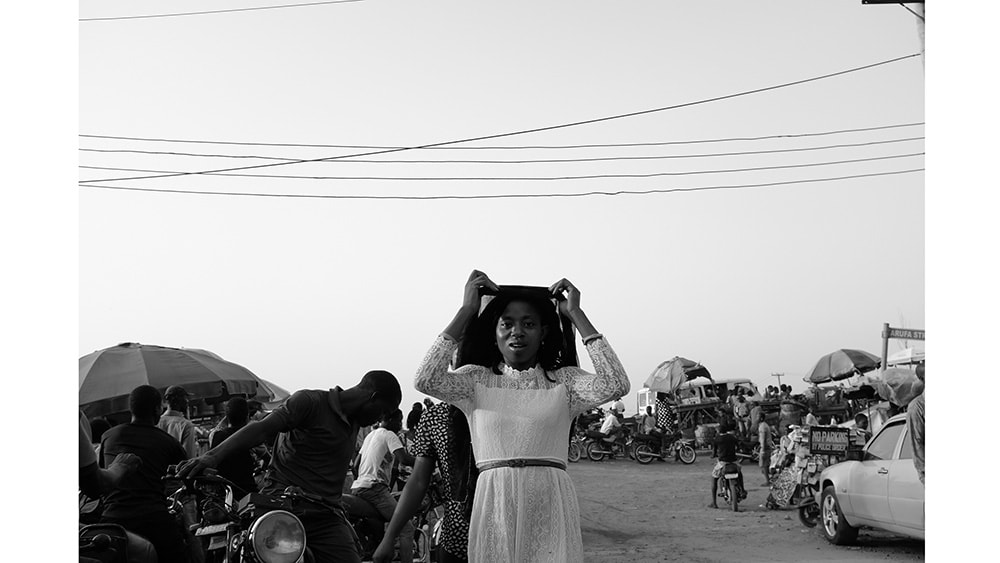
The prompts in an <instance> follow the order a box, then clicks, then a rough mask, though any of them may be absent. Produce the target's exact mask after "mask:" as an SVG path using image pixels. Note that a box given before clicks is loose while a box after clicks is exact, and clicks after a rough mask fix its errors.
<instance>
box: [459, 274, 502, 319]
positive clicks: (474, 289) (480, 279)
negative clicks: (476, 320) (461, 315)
mask: <svg viewBox="0 0 1000 563" xmlns="http://www.w3.org/2000/svg"><path fill="white" fill-rule="evenodd" d="M481 289H489V290H492V291H500V288H499V287H497V284H495V283H493V280H491V279H490V277H489V276H487V275H486V274H484V273H483V272H480V271H479V270H472V273H471V274H469V281H467V282H465V295H464V296H463V299H462V308H463V309H466V310H469V311H474V312H475V313H479V298H480V290H481Z"/></svg>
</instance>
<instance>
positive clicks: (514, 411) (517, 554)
mask: <svg viewBox="0 0 1000 563" xmlns="http://www.w3.org/2000/svg"><path fill="white" fill-rule="evenodd" d="M483 294H495V296H494V297H493V298H492V299H491V300H489V301H488V302H487V303H486V304H485V306H484V307H482V309H481V305H482V303H481V297H482V295H483ZM480 310H481V313H480ZM560 316H562V317H564V319H565V322H567V323H572V326H573V327H575V329H576V331H578V332H579V333H580V335H581V336H582V338H583V343H584V345H585V346H586V348H587V351H588V353H589V354H590V358H591V361H592V362H593V365H594V368H595V371H596V372H597V373H596V374H591V373H587V372H586V371H584V370H582V369H580V368H579V367H577V366H576V365H575V364H576V354H575V348H573V347H572V344H573V339H572V333H568V334H567V333H564V332H563V331H562V329H561V327H560ZM459 341H461V342H462V347H461V348H458V342H459ZM457 348H458V349H459V353H458V357H457V361H456V362H455V363H456V365H457V366H458V367H457V368H456V369H455V370H450V369H449V362H450V360H451V358H452V355H453V353H454V352H455V350H456V349H457ZM414 383H415V387H416V389H417V391H419V392H421V393H424V394H426V395H430V396H432V397H436V398H438V399H440V400H442V401H446V402H448V403H451V404H453V405H455V406H456V407H458V408H459V409H460V410H461V411H462V412H463V413H464V414H465V416H466V418H467V420H468V423H469V428H470V431H471V439H472V448H473V453H474V455H475V458H476V465H477V467H478V469H479V479H478V482H477V484H476V491H475V498H474V501H473V506H472V514H471V516H470V520H469V560H470V561H472V562H474V563H486V562H489V563H493V562H496V563H501V562H503V563H506V562H511V561H517V562H518V563H532V562H539V563H541V562H546V563H552V562H566V563H568V562H573V563H576V562H578V561H582V560H583V541H582V536H581V530H580V507H579V504H578V501H577V496H576V490H575V489H574V488H573V482H572V480H571V479H570V477H569V475H568V474H567V473H566V453H567V449H566V435H567V434H568V431H569V425H570V422H571V421H572V420H573V418H574V417H575V416H576V415H578V414H580V413H583V412H585V411H586V410H588V409H591V408H593V407H596V406H598V405H601V404H604V403H606V402H607V401H610V400H612V399H614V398H616V397H622V396H625V395H626V394H627V393H628V391H629V380H628V376H627V375H626V374H625V370H624V368H623V367H622V365H621V362H620V361H619V360H618V357H617V356H616V355H615V353H614V351H613V350H612V349H611V347H610V346H609V345H608V343H607V341H606V340H605V338H604V337H603V336H602V335H601V334H600V333H599V332H598V331H597V329H596V328H594V325H593V324H592V323H591V322H590V320H589V319H588V317H587V315H586V314H584V312H583V310H582V309H581V307H580V291H579V290H578V289H577V288H576V287H575V286H574V285H573V284H571V283H570V282H569V281H568V280H566V279H562V280H559V281H558V282H556V283H554V284H553V285H552V286H550V287H549V288H523V287H522V288H513V287H505V288H503V287H499V286H497V285H496V284H495V283H493V281H492V280H490V279H489V277H488V276H487V275H486V274H484V273H482V272H480V271H477V270H474V271H473V272H472V274H471V275H470V276H469V279H468V281H467V282H466V283H465V288H464V298H463V303H462V306H461V308H460V309H459V311H458V313H457V314H456V315H455V317H454V319H453V320H452V321H451V323H449V324H448V326H447V327H446V328H445V329H444V332H443V333H442V334H441V335H440V336H438V338H437V339H436V340H435V341H434V344H433V345H432V346H431V349H430V350H429V351H428V353H427V355H426V356H425V357H424V360H423V361H422V362H421V364H420V367H419V368H418V370H417V375H416V379H415V382H414Z"/></svg>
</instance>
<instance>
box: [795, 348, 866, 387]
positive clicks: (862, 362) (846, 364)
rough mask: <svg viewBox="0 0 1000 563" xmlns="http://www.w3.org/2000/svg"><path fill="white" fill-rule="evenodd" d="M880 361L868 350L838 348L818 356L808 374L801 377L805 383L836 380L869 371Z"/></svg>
mask: <svg viewBox="0 0 1000 563" xmlns="http://www.w3.org/2000/svg"><path fill="white" fill-rule="evenodd" d="M881 363H882V360H881V359H879V357H878V356H876V355H875V354H872V353H870V352H865V351H864V350H849V349H840V350H837V351H836V352H831V353H829V354H827V355H825V356H823V357H822V358H820V359H819V361H818V362H816V366H815V367H814V368H813V369H812V371H811V372H809V375H807V376H805V377H804V378H802V379H803V381H805V382H807V383H826V382H828V381H838V380H841V379H847V378H848V377H851V376H852V375H855V374H858V373H865V372H869V371H871V370H873V369H875V368H877V367H878V366H879V364H881Z"/></svg>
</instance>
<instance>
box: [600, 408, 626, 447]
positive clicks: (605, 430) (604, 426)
mask: <svg viewBox="0 0 1000 563" xmlns="http://www.w3.org/2000/svg"><path fill="white" fill-rule="evenodd" d="M621 433H622V423H621V421H620V420H618V409H617V405H612V406H611V410H609V411H608V414H607V415H605V417H604V422H602V423H601V434H604V435H605V436H606V438H605V441H609V442H613V441H618V440H619V438H621Z"/></svg>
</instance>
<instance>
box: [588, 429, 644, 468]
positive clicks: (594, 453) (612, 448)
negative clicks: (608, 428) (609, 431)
mask: <svg viewBox="0 0 1000 563" xmlns="http://www.w3.org/2000/svg"><path fill="white" fill-rule="evenodd" d="M632 443H633V441H632V437H631V436H630V434H629V430H628V427H625V426H623V427H622V433H621V434H620V435H619V436H618V438H616V439H614V440H611V439H609V438H608V437H607V436H605V435H604V434H603V433H601V432H600V431H597V430H587V446H586V451H587V457H588V458H590V460H591V461H601V460H603V459H605V458H608V459H614V458H615V457H618V456H621V457H623V458H624V457H634V454H633V453H632V451H631V450H632Z"/></svg>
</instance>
